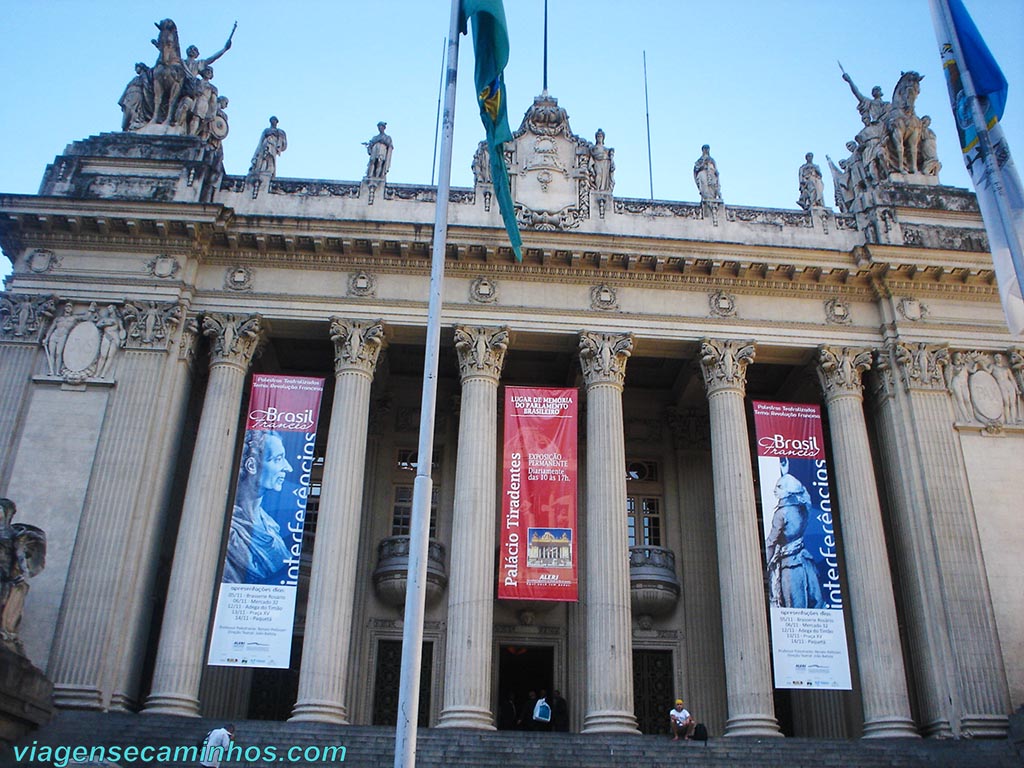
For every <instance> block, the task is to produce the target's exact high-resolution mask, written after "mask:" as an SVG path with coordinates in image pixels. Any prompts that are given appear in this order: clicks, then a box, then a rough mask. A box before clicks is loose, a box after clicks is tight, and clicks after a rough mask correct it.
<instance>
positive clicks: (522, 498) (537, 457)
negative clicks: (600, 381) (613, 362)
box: [498, 387, 579, 601]
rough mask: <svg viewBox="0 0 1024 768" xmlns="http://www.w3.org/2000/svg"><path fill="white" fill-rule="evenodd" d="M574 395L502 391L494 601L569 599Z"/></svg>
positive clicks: (572, 589)
mask: <svg viewBox="0 0 1024 768" xmlns="http://www.w3.org/2000/svg"><path fill="white" fill-rule="evenodd" d="M578 407H579V391H578V390H576V389H550V388H540V387H506V388H505V452H504V461H503V470H502V507H501V534H500V535H501V551H500V563H499V580H498V597H499V598H503V599H512V600H564V601H575V600H576V599H577V590H578V582H577V573H578V571H577V568H578V564H577V560H576V548H575V547H574V546H573V542H574V540H575V537H576V480H577V466H576V456H577V433H576V430H577V410H578Z"/></svg>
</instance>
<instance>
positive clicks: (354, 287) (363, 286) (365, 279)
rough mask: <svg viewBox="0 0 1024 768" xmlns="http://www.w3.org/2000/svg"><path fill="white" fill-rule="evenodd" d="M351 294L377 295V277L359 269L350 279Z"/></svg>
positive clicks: (349, 292) (349, 289) (349, 291)
mask: <svg viewBox="0 0 1024 768" xmlns="http://www.w3.org/2000/svg"><path fill="white" fill-rule="evenodd" d="M348 295H349V296H376V295H377V278H375V277H374V276H373V275H371V274H370V273H369V272H367V271H365V270H362V269H361V270H359V271H358V272H355V273H353V274H352V276H351V277H349V279H348Z"/></svg>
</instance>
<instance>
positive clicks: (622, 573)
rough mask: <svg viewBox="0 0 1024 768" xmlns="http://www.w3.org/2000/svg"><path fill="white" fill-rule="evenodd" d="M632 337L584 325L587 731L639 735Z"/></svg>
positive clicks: (585, 723) (582, 365)
mask: <svg viewBox="0 0 1024 768" xmlns="http://www.w3.org/2000/svg"><path fill="white" fill-rule="evenodd" d="M632 350H633V336H632V335H631V334H628V333H624V334H602V333H590V332H587V331H584V332H583V333H581V334H580V366H581V367H582V368H583V378H584V380H585V381H586V384H587V550H586V553H585V554H586V569H587V573H586V580H585V589H584V594H585V599H586V615H587V619H586V620H587V695H586V705H585V709H584V714H583V731H584V732H586V733H599V732H611V733H614V732H618V733H636V730H637V727H636V717H635V716H634V715H633V627H632V616H631V614H630V605H629V535H628V532H627V528H626V446H625V433H624V432H623V428H622V385H623V382H624V380H625V378H626V360H627V359H628V358H629V355H630V353H631V352H632Z"/></svg>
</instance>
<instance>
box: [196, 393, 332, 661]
mask: <svg viewBox="0 0 1024 768" xmlns="http://www.w3.org/2000/svg"><path fill="white" fill-rule="evenodd" d="M323 385H324V380H323V379H319V378H307V377H299V376H268V375H262V374H256V375H255V376H253V382H252V392H251V398H250V404H249V415H248V418H247V419H246V430H245V435H244V437H243V440H242V455H241V458H240V460H239V465H238V477H237V479H236V483H235V495H234V502H233V504H232V510H231V525H230V528H229V531H228V543H227V548H226V550H225V553H224V569H223V575H222V576H221V584H220V591H219V593H218V597H217V610H216V614H215V617H214V623H213V632H212V635H211V639H210V654H209V663H210V664H212V665H214V666H231V667H234V666H244V667H270V668H287V667H288V664H289V661H290V656H291V641H292V629H293V624H294V620H295V597H296V593H297V592H298V583H299V561H300V557H301V555H302V531H303V524H304V522H305V514H306V499H307V496H308V494H309V481H310V472H311V469H312V465H313V461H314V456H313V451H314V448H315V445H316V427H317V421H318V418H319V413H320V398H321V396H322V394H323Z"/></svg>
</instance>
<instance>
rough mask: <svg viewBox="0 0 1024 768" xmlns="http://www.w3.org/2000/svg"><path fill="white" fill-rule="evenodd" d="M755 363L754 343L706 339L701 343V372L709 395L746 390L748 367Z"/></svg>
mask: <svg viewBox="0 0 1024 768" xmlns="http://www.w3.org/2000/svg"><path fill="white" fill-rule="evenodd" d="M752 362H754V342H752V341H725V340H720V339H704V340H703V341H701V343H700V370H701V373H702V374H703V376H704V386H705V387H706V388H707V392H708V395H709V396H710V395H713V394H715V393H716V392H719V391H722V390H735V391H737V392H739V393H740V394H743V393H744V392H745V390H746V376H747V366H748V365H749V364H750V363H752Z"/></svg>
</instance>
